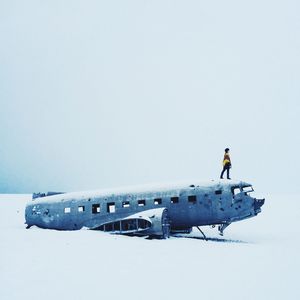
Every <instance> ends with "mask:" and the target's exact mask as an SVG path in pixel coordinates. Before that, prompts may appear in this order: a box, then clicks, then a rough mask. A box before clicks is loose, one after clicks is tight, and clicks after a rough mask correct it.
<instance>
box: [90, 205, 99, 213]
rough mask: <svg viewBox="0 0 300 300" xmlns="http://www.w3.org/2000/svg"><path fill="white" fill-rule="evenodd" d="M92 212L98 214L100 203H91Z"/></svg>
mask: <svg viewBox="0 0 300 300" xmlns="http://www.w3.org/2000/svg"><path fill="white" fill-rule="evenodd" d="M92 213H93V214H99V213H100V204H93V205H92Z"/></svg>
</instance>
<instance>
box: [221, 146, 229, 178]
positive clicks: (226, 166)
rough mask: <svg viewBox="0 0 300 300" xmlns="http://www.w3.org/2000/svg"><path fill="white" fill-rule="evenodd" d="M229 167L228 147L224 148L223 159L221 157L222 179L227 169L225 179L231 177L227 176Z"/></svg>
mask: <svg viewBox="0 0 300 300" xmlns="http://www.w3.org/2000/svg"><path fill="white" fill-rule="evenodd" d="M230 168H231V159H230V155H229V148H226V149H225V154H224V159H223V170H222V173H221V176H220V178H221V179H223V175H224V172H225V171H227V179H231V178H230V177H229V170H230Z"/></svg>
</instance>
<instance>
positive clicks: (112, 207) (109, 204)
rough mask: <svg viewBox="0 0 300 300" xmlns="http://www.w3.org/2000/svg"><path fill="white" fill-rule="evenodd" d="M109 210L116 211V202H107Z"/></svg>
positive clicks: (109, 211) (110, 211)
mask: <svg viewBox="0 0 300 300" xmlns="http://www.w3.org/2000/svg"><path fill="white" fill-rule="evenodd" d="M107 212H108V213H114V212H116V205H115V202H111V203H107Z"/></svg>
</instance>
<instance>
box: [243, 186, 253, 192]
mask: <svg viewBox="0 0 300 300" xmlns="http://www.w3.org/2000/svg"><path fill="white" fill-rule="evenodd" d="M243 192H245V193H251V192H254V190H253V187H252V186H251V185H250V186H244V187H243Z"/></svg>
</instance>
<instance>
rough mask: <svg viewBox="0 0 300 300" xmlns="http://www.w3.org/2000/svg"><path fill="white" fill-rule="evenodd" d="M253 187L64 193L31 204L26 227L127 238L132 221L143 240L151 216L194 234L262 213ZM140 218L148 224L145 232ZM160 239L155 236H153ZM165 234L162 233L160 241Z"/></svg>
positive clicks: (200, 186) (241, 184)
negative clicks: (196, 229)
mask: <svg viewBox="0 0 300 300" xmlns="http://www.w3.org/2000/svg"><path fill="white" fill-rule="evenodd" d="M249 187H251V185H250V184H247V183H245V182H242V181H239V182H232V181H226V180H224V181H217V182H214V181H212V182H209V183H199V184H197V183H194V184H190V185H188V184H183V185H176V186H165V187H158V188H155V187H142V188H139V189H134V188H132V189H130V188H127V189H124V190H110V191H105V190H102V191H95V192H81V193H62V194H57V195H51V196H46V197H41V198H37V199H34V200H33V201H32V202H30V203H29V204H28V205H27V207H26V212H25V217H26V224H27V225H28V227H30V226H32V225H36V226H38V227H41V228H50V229H58V230H78V229H81V228H82V227H87V228H89V229H100V230H104V231H111V232H116V233H125V234H126V232H127V231H128V232H132V233H135V232H134V230H133V229H134V227H130V226H132V225H130V226H129V225H127V223H128V222H129V221H124V220H129V219H131V220H136V221H132V222H136V224H137V225H134V226H136V229H141V230H136V233H139V234H141V235H142V234H143V233H144V234H149V233H151V230H150V227H151V224H150V223H151V222H153V220H154V219H152V220H151V218H154V217H153V216H152V215H151V214H152V213H153V212H154V213H155V212H157V213H158V214H160V213H161V214H162V213H163V212H164V213H165V216H164V219H161V221H160V223H161V226H163V225H168V226H169V230H170V231H171V232H172V231H174V232H176V231H180V230H189V229H190V228H192V227H193V226H203V225H216V224H228V225H229V224H230V223H232V222H235V221H239V220H243V219H246V218H249V217H253V216H256V215H257V214H258V213H259V212H260V211H261V209H260V207H261V206H262V205H263V202H264V200H257V199H255V198H252V197H251V196H250V195H249V190H247V189H249ZM251 188H252V187H251ZM250 192H251V190H250ZM158 209H161V210H158ZM147 212H149V213H148V214H147ZM131 216H134V217H131ZM159 216H160V217H162V216H161V215H159ZM138 218H140V219H143V220H144V221H143V222H144V223H143V225H141V226H140V228H139V224H138V221H137V220H138ZM118 222H119V223H118ZM122 222H123V223H122ZM139 222H140V221H139ZM147 222H148V223H147ZM125 223H126V224H125ZM166 223H167V224H166ZM141 224H142V223H141ZM147 224H148V225H147ZM125 226H126V228H125ZM128 226H129V227H128ZM158 226H160V225H158ZM152 227H153V226H152ZM130 228H131V229H132V230H131V231H130V230H129V229H130ZM126 229H128V230H127V231H126ZM153 230H154V229H153ZM163 231H164V230H162V232H163ZM155 233H156V231H155V230H154V231H152V234H153V235H155ZM160 234H161V232H160V231H157V235H160Z"/></svg>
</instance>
